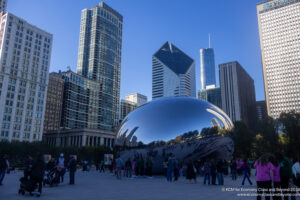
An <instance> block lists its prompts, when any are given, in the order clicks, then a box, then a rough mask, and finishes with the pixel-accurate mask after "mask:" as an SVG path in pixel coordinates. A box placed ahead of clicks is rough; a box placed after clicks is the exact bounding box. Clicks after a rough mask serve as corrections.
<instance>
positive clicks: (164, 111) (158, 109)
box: [118, 97, 232, 144]
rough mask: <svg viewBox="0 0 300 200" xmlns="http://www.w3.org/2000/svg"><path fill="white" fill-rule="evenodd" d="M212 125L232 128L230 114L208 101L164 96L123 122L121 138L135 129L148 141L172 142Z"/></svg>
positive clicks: (119, 134) (143, 140)
mask: <svg viewBox="0 0 300 200" xmlns="http://www.w3.org/2000/svg"><path fill="white" fill-rule="evenodd" d="M216 120H217V122H218V123H215V122H216ZM212 121H214V123H212ZM224 123H225V124H224ZM212 124H220V126H221V128H224V127H229V128H231V127H232V122H231V121H230V119H229V117H228V116H227V115H226V114H225V113H224V112H223V111H222V110H221V109H219V108H218V107H216V106H214V105H212V104H210V103H208V102H206V101H203V100H199V99H196V98H186V97H172V98H161V99H157V100H154V101H151V102H149V103H147V104H145V105H143V106H141V107H139V108H138V109H137V110H135V111H133V112H131V113H130V114H129V115H128V116H127V117H126V118H125V119H124V121H123V122H122V125H121V127H120V130H119V132H118V137H120V136H122V135H123V134H124V133H125V134H126V136H128V135H129V134H130V133H131V132H134V136H136V137H137V141H138V142H139V141H141V142H143V143H144V144H147V143H150V142H152V141H159V140H163V141H169V140H171V139H174V138H175V137H177V136H179V135H182V134H184V133H187V132H189V131H195V130H198V131H199V133H201V131H202V129H203V128H210V127H212ZM134 129H136V130H134Z"/></svg>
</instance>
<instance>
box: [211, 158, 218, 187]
mask: <svg viewBox="0 0 300 200" xmlns="http://www.w3.org/2000/svg"><path fill="white" fill-rule="evenodd" d="M210 174H211V184H212V185H216V177H217V165H216V162H215V160H214V159H211V161H210Z"/></svg>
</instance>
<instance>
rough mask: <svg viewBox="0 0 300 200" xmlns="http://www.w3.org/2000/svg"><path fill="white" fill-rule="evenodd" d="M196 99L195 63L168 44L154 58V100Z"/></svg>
mask: <svg viewBox="0 0 300 200" xmlns="http://www.w3.org/2000/svg"><path fill="white" fill-rule="evenodd" d="M175 96H179V97H183V96H185V97H196V73H195V62H194V60H193V59H192V58H190V57H189V56H188V55H186V54H185V53H184V52H182V51H181V50H180V49H178V48H177V47H176V46H175V45H173V44H172V43H169V42H166V43H165V44H164V45H163V46H162V47H161V48H160V49H159V50H158V51H157V52H156V53H155V54H154V55H153V56H152V99H157V98H161V97H175Z"/></svg>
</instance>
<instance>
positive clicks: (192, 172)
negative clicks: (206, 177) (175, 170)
mask: <svg viewBox="0 0 300 200" xmlns="http://www.w3.org/2000/svg"><path fill="white" fill-rule="evenodd" d="M196 173H197V169H196V167H195V165H194V163H193V161H190V162H189V163H188V165H187V169H186V179H188V180H190V181H191V180H192V179H194V182H195V183H196V182H197V179H196Z"/></svg>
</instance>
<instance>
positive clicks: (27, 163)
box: [24, 156, 50, 180]
mask: <svg viewBox="0 0 300 200" xmlns="http://www.w3.org/2000/svg"><path fill="white" fill-rule="evenodd" d="M49 163H50V161H49ZM32 164H33V159H32V157H31V156H28V157H27V158H26V159H25V162H24V178H25V180H28V179H29V176H30V174H31V171H32Z"/></svg>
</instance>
